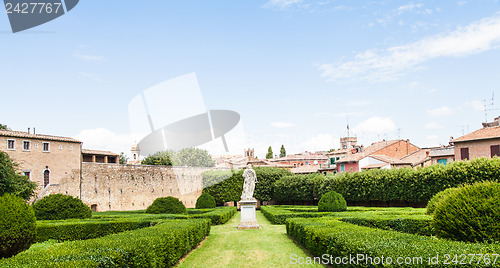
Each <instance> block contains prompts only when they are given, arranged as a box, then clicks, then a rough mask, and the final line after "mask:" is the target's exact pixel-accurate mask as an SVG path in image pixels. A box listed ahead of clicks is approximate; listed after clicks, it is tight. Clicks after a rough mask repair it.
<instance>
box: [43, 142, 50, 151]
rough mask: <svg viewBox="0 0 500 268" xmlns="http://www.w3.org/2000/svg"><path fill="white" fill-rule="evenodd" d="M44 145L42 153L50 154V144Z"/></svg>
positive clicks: (45, 143)
mask: <svg viewBox="0 0 500 268" xmlns="http://www.w3.org/2000/svg"><path fill="white" fill-rule="evenodd" d="M42 145H43V148H42V151H44V152H50V143H48V142H44V143H43V144H42Z"/></svg>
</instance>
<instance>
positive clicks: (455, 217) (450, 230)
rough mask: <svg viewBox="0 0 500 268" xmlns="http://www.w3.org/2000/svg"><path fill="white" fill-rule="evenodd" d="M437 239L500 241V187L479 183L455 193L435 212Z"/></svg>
mask: <svg viewBox="0 0 500 268" xmlns="http://www.w3.org/2000/svg"><path fill="white" fill-rule="evenodd" d="M432 226H433V228H434V231H435V233H436V235H437V236H439V237H442V238H448V239H452V240H459V241H468V242H500V232H499V230H500V184H499V183H497V182H479V183H475V184H473V185H467V186H464V187H461V188H459V189H457V190H456V191H454V192H451V193H450V194H449V195H448V196H447V197H446V198H445V199H444V200H442V201H441V202H439V203H438V204H437V206H436V209H435V210H434V215H433V219H432Z"/></svg>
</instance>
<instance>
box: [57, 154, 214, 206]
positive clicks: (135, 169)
mask: <svg viewBox="0 0 500 268" xmlns="http://www.w3.org/2000/svg"><path fill="white" fill-rule="evenodd" d="M206 170H209V168H198V167H164V166H145V165H119V164H103V163H82V171H81V173H82V174H81V176H82V179H81V182H80V174H77V173H76V172H75V173H73V174H72V175H71V176H68V177H67V178H66V179H65V180H63V181H62V182H61V184H60V185H59V192H60V193H66V194H70V195H74V196H80V195H81V199H82V201H83V202H84V203H85V204H87V205H89V206H91V207H92V208H93V209H94V210H96V211H108V210H140V209H146V208H147V207H148V206H149V205H151V204H152V203H153V201H154V200H155V199H156V198H158V197H165V196H174V197H177V198H179V199H180V200H181V201H182V202H184V204H185V205H186V207H194V206H195V204H196V199H197V198H198V197H199V196H200V195H201V192H202V189H203V178H202V175H201V174H202V172H204V171H206ZM80 183H81V193H79V191H80Z"/></svg>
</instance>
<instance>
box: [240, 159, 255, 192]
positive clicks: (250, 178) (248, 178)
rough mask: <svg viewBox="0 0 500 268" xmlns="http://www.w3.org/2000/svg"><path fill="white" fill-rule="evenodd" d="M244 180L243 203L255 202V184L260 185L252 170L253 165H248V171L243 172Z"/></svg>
mask: <svg viewBox="0 0 500 268" xmlns="http://www.w3.org/2000/svg"><path fill="white" fill-rule="evenodd" d="M243 178H245V182H244V183H243V192H242V193H241V200H242V201H250V200H255V199H254V198H253V191H254V190H255V184H256V183H258V181H257V175H256V174H255V171H254V170H253V169H252V165H250V164H248V166H247V169H245V172H243Z"/></svg>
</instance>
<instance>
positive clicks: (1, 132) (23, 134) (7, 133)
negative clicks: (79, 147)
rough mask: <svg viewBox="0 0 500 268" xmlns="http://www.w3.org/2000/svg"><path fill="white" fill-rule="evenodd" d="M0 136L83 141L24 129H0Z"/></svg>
mask: <svg viewBox="0 0 500 268" xmlns="http://www.w3.org/2000/svg"><path fill="white" fill-rule="evenodd" d="M0 136H4V137H13V138H25V139H37V140H48V141H63V142H73V143H82V142H81V141H79V140H76V139H73V138H69V137H60V136H52V135H44V134H31V133H28V132H23V131H11V130H0Z"/></svg>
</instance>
